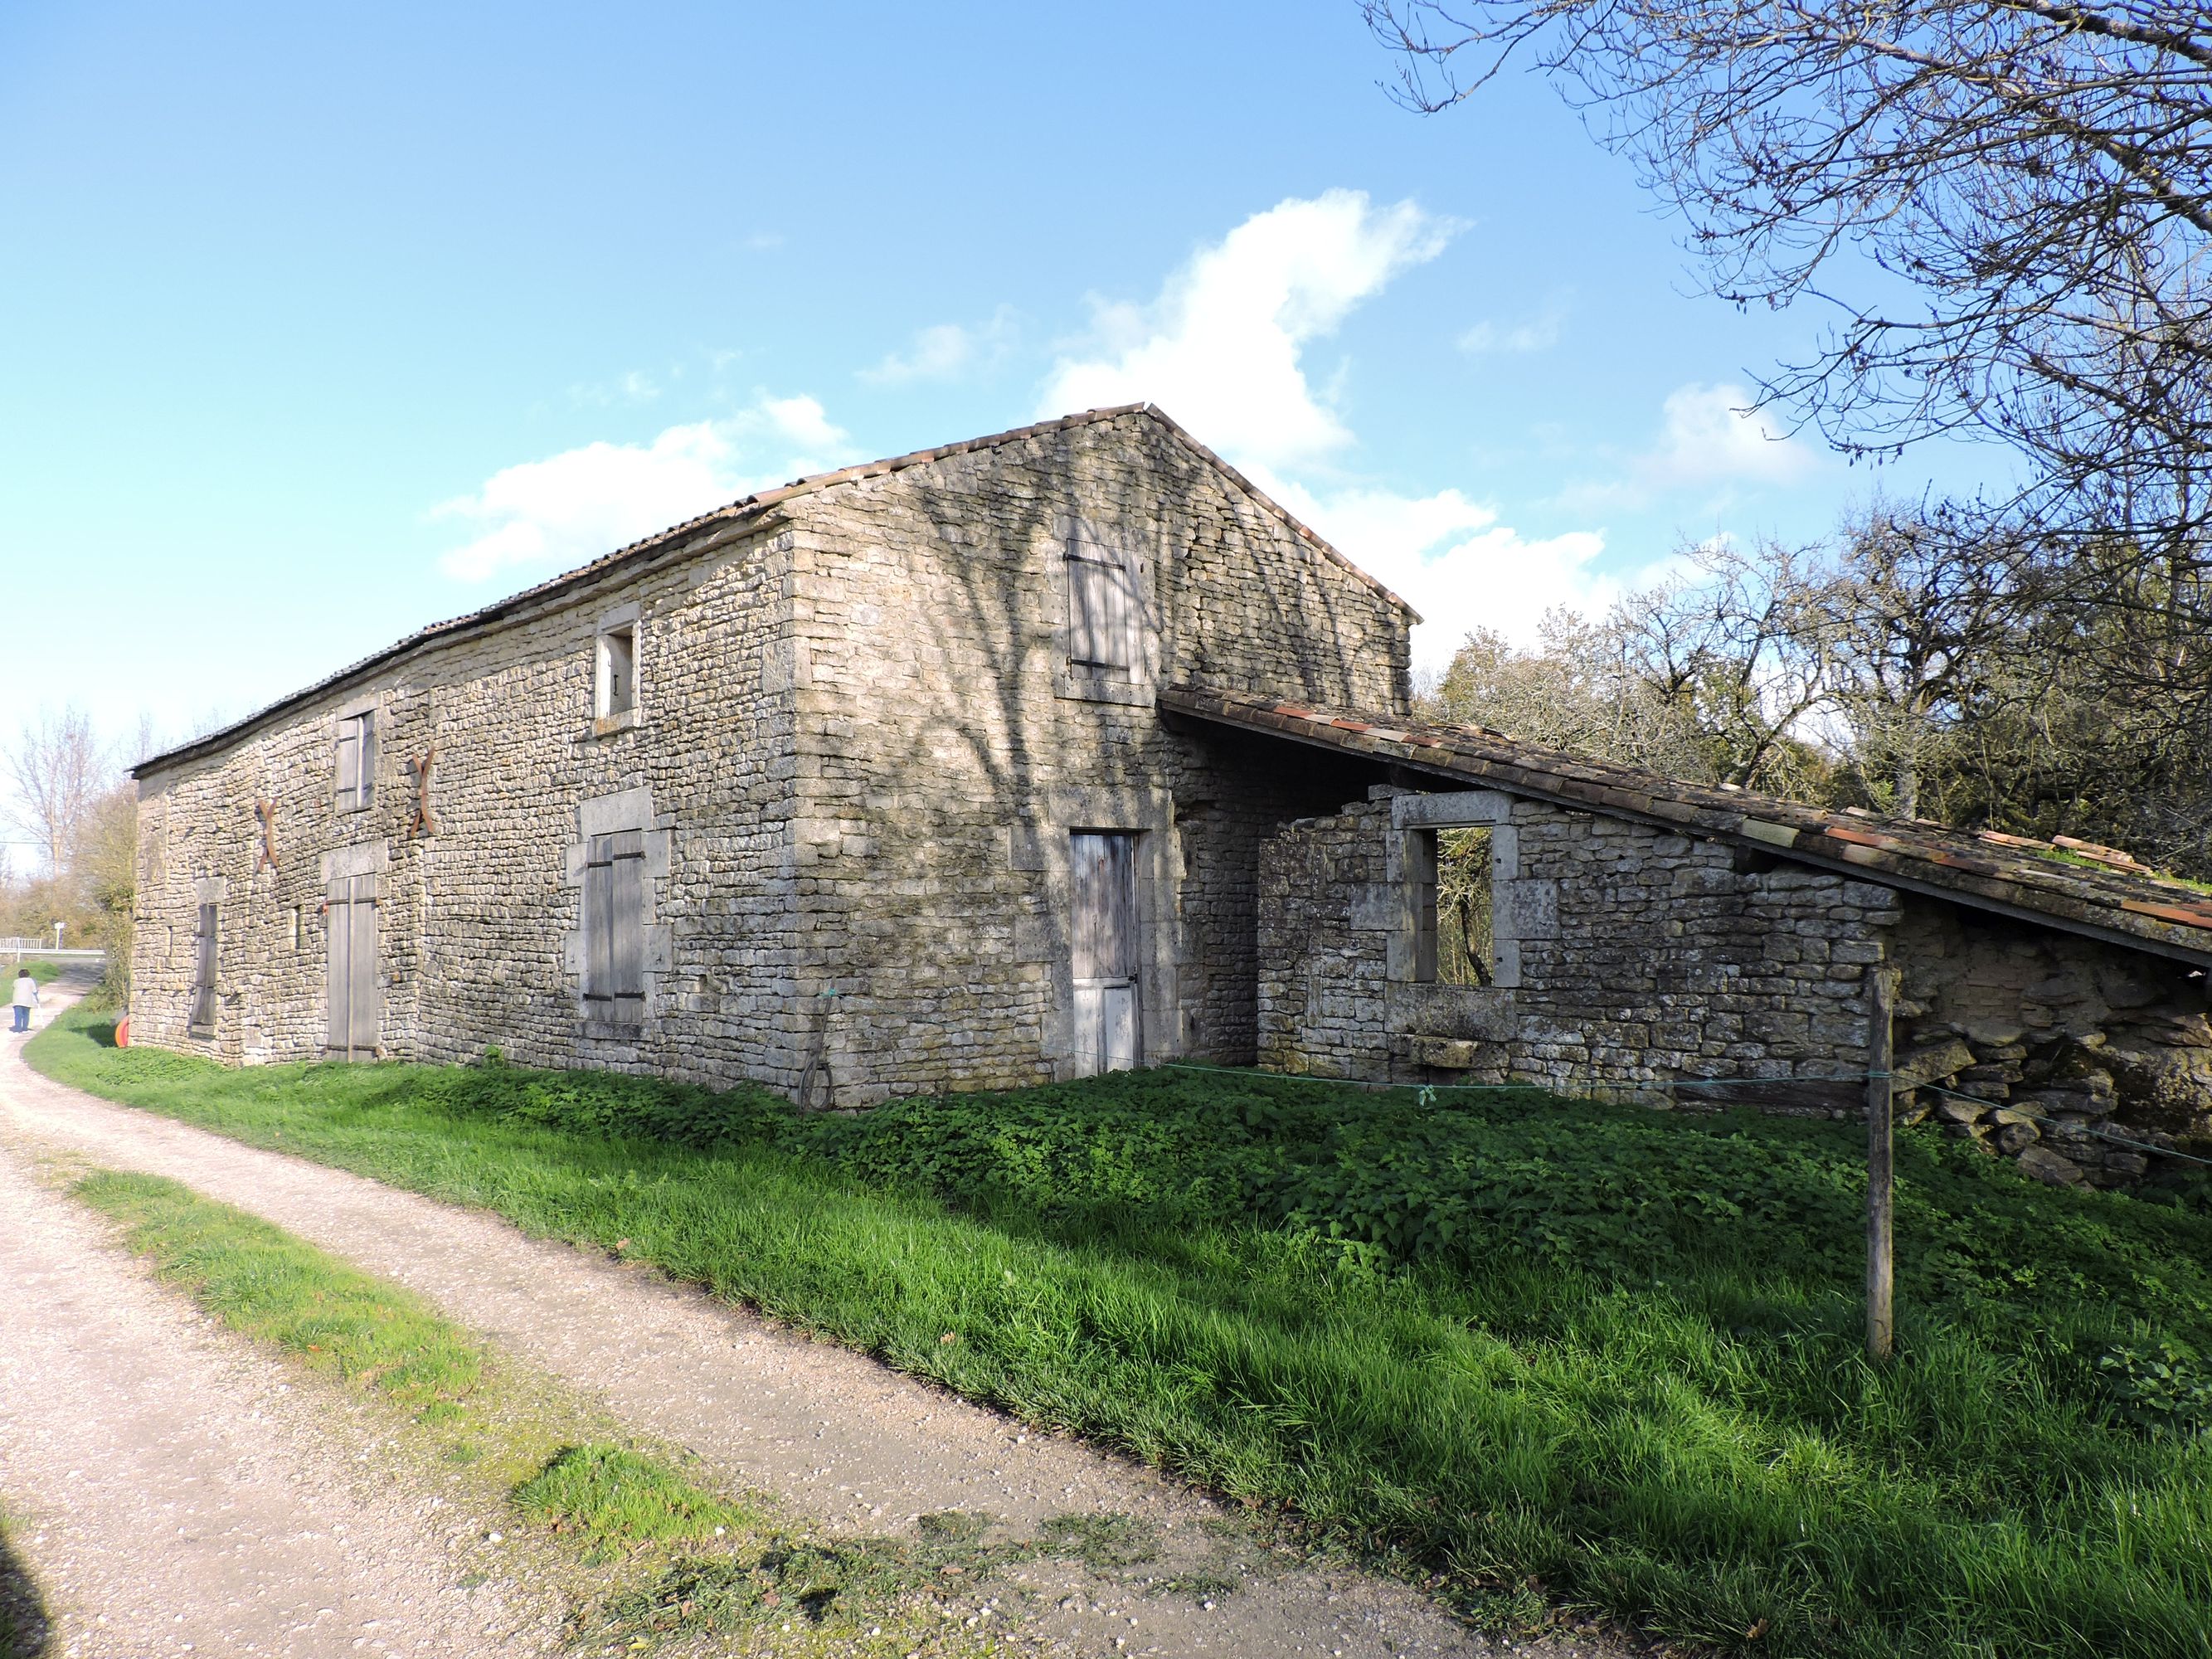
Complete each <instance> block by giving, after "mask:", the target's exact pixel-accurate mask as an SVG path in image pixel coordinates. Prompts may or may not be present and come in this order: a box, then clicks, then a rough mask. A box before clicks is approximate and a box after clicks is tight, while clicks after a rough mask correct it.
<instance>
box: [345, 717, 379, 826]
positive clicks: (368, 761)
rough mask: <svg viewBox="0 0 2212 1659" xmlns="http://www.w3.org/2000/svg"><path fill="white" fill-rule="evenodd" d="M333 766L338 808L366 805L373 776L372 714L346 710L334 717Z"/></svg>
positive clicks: (374, 748) (373, 723)
mask: <svg viewBox="0 0 2212 1659" xmlns="http://www.w3.org/2000/svg"><path fill="white" fill-rule="evenodd" d="M375 776H376V716H375V714H373V713H371V714H348V715H346V716H345V717H344V718H343V719H342V720H339V721H338V732H337V809H338V811H341V812H354V811H360V810H361V809H362V807H364V806H367V805H368V804H369V794H370V788H371V785H372V783H373V781H374V778H375Z"/></svg>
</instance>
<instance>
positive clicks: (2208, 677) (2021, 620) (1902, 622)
mask: <svg viewBox="0 0 2212 1659" xmlns="http://www.w3.org/2000/svg"><path fill="white" fill-rule="evenodd" d="M1685 562H1686V572H1685V574H1682V575H1680V576H1679V577H1677V578H1676V579H1674V580H1671V581H1668V582H1667V583H1665V584H1664V585H1662V586H1659V587H1657V588H1656V589H1653V590H1651V591H1649V592H1640V593H1635V594H1631V595H1629V596H1628V597H1626V598H1625V599H1622V600H1621V601H1620V603H1619V604H1618V605H1615V606H1613V609H1612V610H1611V611H1609V612H1607V614H1605V615H1604V616H1602V617H1583V616H1579V615H1576V614H1574V613H1572V612H1569V611H1555V612H1553V614H1552V615H1551V616H1549V617H1547V618H1546V619H1545V622H1544V624H1543V628H1542V630H1541V638H1540V639H1539V641H1538V642H1537V643H1536V644H1534V646H1532V647H1522V648H1516V647H1514V646H1512V645H1510V644H1509V643H1508V642H1507V641H1504V640H1503V639H1501V638H1500V637H1498V635H1494V634H1490V633H1476V634H1474V635H1470V636H1469V637H1468V639H1467V640H1466V641H1465V642H1464V643H1463V644H1462V646H1461V647H1460V648H1459V651H1458V653H1456V655H1455V657H1454V658H1453V659H1452V661H1451V664H1450V665H1449V668H1448V669H1447V670H1446V671H1443V673H1442V674H1441V675H1440V676H1438V677H1437V678H1435V679H1434V680H1433V681H1432V682H1431V683H1430V684H1427V685H1426V686H1425V687H1424V688H1423V692H1422V701H1423V704H1424V712H1425V713H1426V714H1429V715H1430V716H1431V717H1432V718H1437V719H1443V720H1453V721H1458V722H1462V723H1470V724H1476V725H1485V726H1493V727H1497V728H1499V729H1502V730H1504V731H1508V732H1512V733H1513V734H1515V735H1516V736H1519V737H1522V738H1527V739H1529V740H1531V741H1534V742H1538V743H1543V744H1550V745H1553V746H1555V747H1559V748H1564V749H1568V750H1575V751H1577V752H1579V753H1583V754H1588V755H1591V756H1595V757H1599V758H1601V759H1608V760H1615V761H1621V762H1625V763H1629V764H1632V765H1638V766H1644V767H1648V768H1650V769H1654V770H1657V771H1660V772H1663V773H1667V774H1668V775H1673V776H1677V777H1682V778H1686V779H1691V780H1693V781H1701V782H1707V783H1716V784H1723V783H1724V784H1735V785H1737V786H1740V787H1745V788H1750V789H1758V790H1764V791H1766V792H1769V793H1778V794H1784V795H1789V796H1792V797H1795V798H1796V799H1805V800H1811V801H1814V802H1818V803H1823V804H1828V805H1856V806H1863V807H1867V808H1869V809H1871V810H1873V811H1878V812H1881V813H1886V814H1890V815H1894V816H1898V817H1927V818H1933V819H1936V820H1939V821H1942V822H1943V823H1953V824H1960V825H1965V826H1972V827H1986V828H1990V829H2003V830H2008V831H2010V832H2013V833H2015V834H2021V835H2033V836H2046V837H2047V836H2052V835H2069V836H2079V837H2081V839H2083V840H2086V841H2093V842H2102V843H2105V844H2108V845H2113V846H2118V847H2123V848H2128V849H2129V850H2130V851H2132V852H2133V853H2135V854H2136V856H2138V857H2139V858H2142V859H2143V860H2145V861H2146V862H2149V863H2153V864H2155V865H2158V866H2161V867H2164V868H2166V869H2169V870H2172V871H2174V872H2177V873H2180V874H2184V875H2189V876H2193V877H2198V878H2206V877H2212V606H2208V603H2207V601H2208V598H2212V596H2208V594H2207V593H2206V592H2205V588H2204V581H2203V577H2202V576H2201V575H2200V574H2197V571H2196V569H2195V568H2193V567H2192V566H2189V565H2185V564H2179V563H2177V562H2171V561H2159V560H2154V559H2146V558H2145V557H2143V556H2142V550H2141V549H2139V548H2137V547H2135V546H2133V545H2131V544H2126V543H2124V542H2123V541H2121V540H2119V539H2118V538H2113V539H2112V540H2111V541H2109V542H2108V543H2106V544H2098V543H2094V542H2089V541H2086V540H2083V541H2074V540H2069V541H2068V542H2066V543H2063V544H2052V543H2051V542H2050V541H2048V540H2046V539H2045V538H2040V537H2039V536H2037V535H2035V534H2033V532H2031V531H2028V530H2027V529H2021V530H2020V531H2018V532H2015V533H2012V534H2008V535H1992V534H1991V533H1990V527H1989V526H1988V524H1987V522H1986V520H1985V519H1984V517H1983V515H1981V514H1979V513H1968V512H1963V511H1960V510H1957V509H1948V508H1944V507H1936V508H1933V509H1929V510H1923V511H1917V512H1903V511H1899V510H1898V509H1897V508H1895V507H1892V506H1889V505H1887V504H1877V505H1875V507H1873V508H1871V509H1870V510H1869V511H1867V512H1865V513H1863V514H1861V515H1859V516H1858V517H1857V519H1856V520H1855V521H1853V522H1852V523H1850V524H1849V525H1847V526H1845V528H1844V532H1842V533H1841V534H1840V535H1839V536H1838V538H1836V539H1835V540H1834V541H1833V542H1832V543H1831V544H1825V545H1820V546H1816V547H1813V548H1809V549H1807V548H1792V547H1789V546H1785V545H1783V544H1778V543H1773V542H1765V543H1761V544H1756V545H1753V546H1751V547H1748V548H1740V547H1737V546H1735V545H1732V544H1724V543H1723V544H1706V545H1704V546H1701V547H1698V548H1693V549H1690V550H1686V553H1685Z"/></svg>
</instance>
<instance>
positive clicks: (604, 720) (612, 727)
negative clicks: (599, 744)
mask: <svg viewBox="0 0 2212 1659" xmlns="http://www.w3.org/2000/svg"><path fill="white" fill-rule="evenodd" d="M637 725H638V719H637V710H636V709H635V708H625V709H623V711H622V713H621V714H602V715H600V716H599V718H598V719H596V720H593V721H592V723H591V724H590V725H589V726H586V727H585V728H584V732H583V736H584V739H585V741H586V742H589V741H590V740H591V739H592V738H611V737H613V736H614V735H615V734H616V733H617V732H634V731H635V730H636V729H637Z"/></svg>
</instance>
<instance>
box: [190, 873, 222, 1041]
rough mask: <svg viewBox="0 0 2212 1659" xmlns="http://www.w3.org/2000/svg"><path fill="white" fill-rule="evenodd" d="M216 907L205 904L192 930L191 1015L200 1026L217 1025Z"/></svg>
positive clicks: (206, 1028) (212, 1027)
mask: <svg viewBox="0 0 2212 1659" xmlns="http://www.w3.org/2000/svg"><path fill="white" fill-rule="evenodd" d="M215 963H216V907H215V906H214V905H212V904H203V905H202V906H200V909H199V920H198V925H197V927H194V928H193V930H192V1017H191V1024H192V1025H193V1026H194V1027H195V1028H197V1029H199V1030H213V1029H214V1027H215Z"/></svg>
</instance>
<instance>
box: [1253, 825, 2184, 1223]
mask: <svg viewBox="0 0 2212 1659" xmlns="http://www.w3.org/2000/svg"><path fill="white" fill-rule="evenodd" d="M1464 823H1490V824H1492V825H1494V826H1495V827H1494V828H1493V829H1492V888H1493V893H1494V896H1495V926H1496V932H1497V939H1498V943H1497V946H1496V951H1497V974H1496V977H1497V983H1496V985H1494V986H1492V987H1480V988H1477V987H1461V986H1453V985H1440V984H1433V983H1430V984H1424V983H1419V982H1418V981H1416V980H1415V978H1414V976H1413V975H1414V961H1413V948H1412V940H1413V934H1414V915H1413V898H1412V886H1411V884H1410V882H1409V879H1408V876H1409V865H1408V861H1407V836H1411V835H1415V834H1419V833H1422V832H1423V831H1424V830H1425V829H1429V828H1431V827H1433V826H1436V825H1440V824H1464ZM1260 879H1261V903H1260V921H1259V945H1260V959H1261V978H1260V1042H1259V1050H1260V1058H1261V1063H1262V1064H1263V1065H1267V1066H1272V1067H1273V1068H1275V1069H1277V1070H1280V1071H1285V1072H1292V1073H1310V1074H1314V1075H1318V1076H1328V1077H1343V1078H1352V1079H1364V1080H1376V1081H1380V1080H1397V1081H1415V1082H1437V1081H1471V1082H1504V1081H1507V1080H1513V1081H1526V1082H1530V1083H1536V1084H1540V1085H1544V1086H1547V1087H1549V1088H1553V1089H1557V1090H1559V1091H1562V1092H1571V1093H1591V1094H1596V1095H1600V1096H1606V1097H1626V1098H1640V1099H1646V1100H1650V1101H1653V1102H1658V1101H1662V1100H1668V1099H1671V1100H1673V1101H1674V1102H1676V1103H1680V1104H1684V1105H1693V1104H1719V1103H1731V1102H1748V1103H1756V1104H1759V1105H1762V1106H1765V1107H1767V1108H1770V1109H1780V1110H1794V1111H1828V1112H1834V1113H1838V1114H1843V1113H1850V1114H1854V1115H1856V1114H1857V1113H1858V1112H1859V1111H1861V1110H1863V1099H1864V1086H1865V1085H1864V1083H1863V1079H1864V1076H1865V1073H1866V1071H1867V1055H1868V1042H1869V1035H1870V1032H1869V993H1868V986H1867V982H1866V974H1867V970H1868V969H1869V968H1870V967H1873V966H1875V965H1876V964H1878V963H1879V964H1887V965H1890V966H1892V967H1893V968H1894V969H1895V970H1896V972H1897V975H1898V981H1899V988H1898V1001H1897V1004H1896V1007H1895V1014H1894V1023H1893V1036H1894V1042H1895V1045H1896V1052H1897V1058H1896V1060H1895V1064H1894V1071H1895V1074H1896V1079H1897V1087H1898V1091H1899V1093H1898V1096H1897V1100H1898V1104H1899V1110H1900V1114H1901V1116H1902V1119H1903V1121H1905V1122H1908V1123H1911V1122H1917V1121H1923V1120H1928V1119H1933V1120H1935V1121H1937V1122H1939V1123H1941V1124H1942V1126H1943V1127H1944V1128H1945V1129H1946V1132H1947V1133H1951V1134H1953V1135H1955V1136H1957V1137H1960V1138H1961V1139H1968V1140H1971V1141H1972V1143H1973V1144H1974V1145H1975V1146H1978V1147H1979V1148H1981V1149H1982V1150H1984V1151H1986V1152H1990V1153H1991V1154H1992V1155H1999V1154H2002V1155H2005V1156H2009V1157H2015V1158H2020V1159H2021V1164H2022V1167H2023V1169H2025V1170H2027V1172H2029V1173H2031V1174H2033V1175H2036V1176H2039V1177H2040V1178H2042V1179H2044V1180H2047V1181H2054V1182H2079V1181H2084V1180H2086V1181H2088V1182H2093V1183H2095V1184H2106V1185H2108V1184H2113V1183H2116V1182H2124V1181H2132V1180H2136V1179H2138V1178H2140V1177H2142V1176H2144V1175H2145V1174H2146V1173H2148V1172H2154V1170H2155V1166H2156V1165H2157V1164H2158V1162H2159V1160H2158V1159H2157V1158H2156V1157H2155V1155H2154V1154H2147V1153H2146V1152H2143V1151H2142V1150H2141V1148H2140V1147H2130V1146H2123V1145H2119V1144H2117V1143H2116V1140H2115V1139H2113V1138H2114V1137H2117V1138H2118V1139H2119V1140H2132V1141H2138V1142H2141V1143H2142V1144H2143V1145H2145V1146H2160V1147H2165V1148H2167V1149H2173V1148H2176V1147H2182V1148H2193V1149H2194V1150H2196V1151H2197V1152H2198V1153H2199V1154H2200V1155H2203V1154H2206V1153H2212V1024H2208V1023H2207V1018H2206V1006H2207V1003H2206V987H2205V976H2204V975H2203V972H2202V971H2201V970H2197V969H2190V968H2186V967H2184V966H2182V965H2181V964H2179V963H2172V962H2169V961H2166V960H2165V959H2164V958H2162V957H2156V956H2153V955H2150V954H2148V953H2147V952H2144V951H2134V950H2130V949H2127V948H2125V947H2123V946H2120V945H2107V944H2103V943H2100V942H2099V941H2097V940H2093V939H2083V938H2080V937H2078V936H2075V935H2073V934H2070V933H2061V932H2058V931H2057V930H2054V929H2051V928H2045V927H2036V926H2033V925H2032V924H2029V923H2026V922H2020V921H2008V920H2006V919H2003V918H2001V917H1996V916H1992V915H1986V914H1984V913H1982V912H1978V911H1976V910H1972V909H1969V908H1964V907H1961V906H1958V905H1955V904H1952V903H1950V902H1945V901H1942V900H1938V899H1935V898H1930V897H1924V896H1919V895H1916V894H1910V893H1899V892H1896V891H1893V890H1890V889H1887V888H1885V887H1882V886H1880V885H1878V884H1873V883H1869V882H1863V881H1858V880H1853V879H1850V878H1845V877H1843V876H1839V875H1833V874H1830V873H1828V872H1824V871H1820V870H1816V869H1812V868H1808V867H1806V866H1796V865H1792V864H1790V863H1787V862H1786V861H1784V860H1780V859H1778V858H1775V857H1771V856H1768V855H1764V854H1745V853H1742V852H1741V851H1738V850H1733V849H1731V848H1729V847H1727V846H1724V845H1723V844H1721V843H1718V842H1703V841H1693V840H1691V839H1688V838H1686V837H1683V836H1675V835H1670V834H1668V833H1666V832H1664V831H1662V830H1660V829H1655V828H1652V827H1650V826H1647V825H1644V824H1642V823H1635V822H1631V821H1628V820H1624V819H1613V818H1607V817H1599V816H1594V815H1590V814H1587V813H1581V812H1574V811H1565V810H1563V809H1561V808H1559V807H1555V806H1551V805H1545V804H1543V803H1540V802H1535V801H1530V800H1525V799H1510V798H1509V797H1506V796H1504V795H1502V794H1496V793H1488V792H1482V793H1467V794H1407V793H1404V792H1401V791H1399V790H1395V789H1391V788H1387V787H1377V788H1376V789H1374V790H1372V791H1370V799H1368V800H1366V801H1364V802H1361V803H1358V804H1355V805H1348V806H1346V807H1343V808H1342V809H1341V810H1340V811H1337V812H1334V813H1333V814H1330V815H1329V816H1328V817H1317V818H1312V819H1307V820H1303V821H1301V822H1298V823H1294V824H1292V825H1290V826H1289V827H1287V828H1285V829H1283V830H1282V831H1280V832H1279V833H1278V834H1276V835H1275V836H1273V837H1272V838H1271V839H1270V840H1269V841H1268V842H1267V845H1266V846H1265V848H1263V850H1262V853H1261V877H1260ZM1723 1080H1724V1081H1725V1082H1726V1084H1727V1085H1728V1086H1723V1087H1714V1086H1711V1085H1712V1084H1714V1083H1716V1082H1718V1081H1723Z"/></svg>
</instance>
